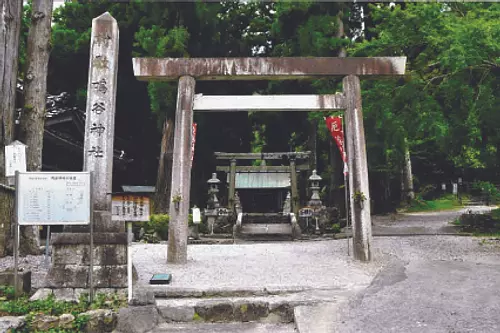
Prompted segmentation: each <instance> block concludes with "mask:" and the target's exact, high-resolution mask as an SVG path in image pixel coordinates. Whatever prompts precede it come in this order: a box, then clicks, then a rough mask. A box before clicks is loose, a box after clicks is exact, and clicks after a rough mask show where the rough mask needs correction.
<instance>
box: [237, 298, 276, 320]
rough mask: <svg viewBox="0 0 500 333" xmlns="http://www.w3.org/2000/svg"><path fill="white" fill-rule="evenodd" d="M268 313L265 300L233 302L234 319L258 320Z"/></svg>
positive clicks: (267, 305)
mask: <svg viewBox="0 0 500 333" xmlns="http://www.w3.org/2000/svg"><path fill="white" fill-rule="evenodd" d="M268 314H269V304H267V303H265V302H252V303H246V302H235V303H234V319H235V320H236V321H243V322H245V321H258V320H259V319H260V318H262V317H267V316H268Z"/></svg>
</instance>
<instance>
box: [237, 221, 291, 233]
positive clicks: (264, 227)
mask: <svg viewBox="0 0 500 333" xmlns="http://www.w3.org/2000/svg"><path fill="white" fill-rule="evenodd" d="M241 233H242V234H252V235H291V234H292V225H291V224H290V223H267V224H264V223H242V224H241Z"/></svg>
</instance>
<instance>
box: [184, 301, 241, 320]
mask: <svg viewBox="0 0 500 333" xmlns="http://www.w3.org/2000/svg"><path fill="white" fill-rule="evenodd" d="M194 311H195V312H196V313H197V314H198V315H199V316H200V317H201V318H203V319H204V320H205V321H209V322H225V321H234V311H233V304H232V303H231V302H229V301H207V302H202V303H200V304H199V305H197V306H196V307H195V308H194Z"/></svg>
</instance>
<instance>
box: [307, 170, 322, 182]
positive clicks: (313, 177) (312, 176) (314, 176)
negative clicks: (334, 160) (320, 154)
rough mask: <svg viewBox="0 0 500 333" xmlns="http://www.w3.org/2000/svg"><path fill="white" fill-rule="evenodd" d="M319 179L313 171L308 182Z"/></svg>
mask: <svg viewBox="0 0 500 333" xmlns="http://www.w3.org/2000/svg"><path fill="white" fill-rule="evenodd" d="M321 179H323V178H321V177H320V176H319V175H318V174H317V173H316V170H313V172H312V175H311V177H309V180H310V181H315V180H317V181H320V180H321Z"/></svg>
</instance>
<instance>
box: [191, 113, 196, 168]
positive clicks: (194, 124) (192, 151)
mask: <svg viewBox="0 0 500 333" xmlns="http://www.w3.org/2000/svg"><path fill="white" fill-rule="evenodd" d="M195 143H196V123H193V136H192V137H191V162H193V159H194V145H195Z"/></svg>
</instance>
